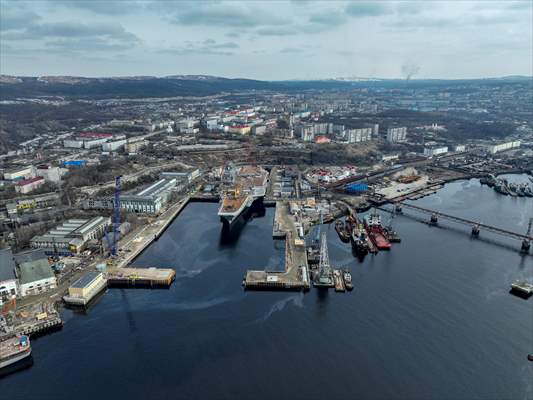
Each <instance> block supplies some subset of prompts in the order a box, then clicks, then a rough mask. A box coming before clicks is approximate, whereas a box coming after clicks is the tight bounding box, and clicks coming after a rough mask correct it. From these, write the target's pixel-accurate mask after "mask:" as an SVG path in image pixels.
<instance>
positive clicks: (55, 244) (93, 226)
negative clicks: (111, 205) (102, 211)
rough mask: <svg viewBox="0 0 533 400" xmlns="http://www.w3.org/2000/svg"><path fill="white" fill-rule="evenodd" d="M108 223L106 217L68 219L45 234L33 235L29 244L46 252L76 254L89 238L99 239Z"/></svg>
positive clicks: (83, 247) (81, 249) (82, 248)
mask: <svg viewBox="0 0 533 400" xmlns="http://www.w3.org/2000/svg"><path fill="white" fill-rule="evenodd" d="M110 223H111V221H110V219H109V218H107V217H95V218H92V219H89V220H88V219H69V220H67V221H66V222H64V223H63V224H61V225H59V226H57V227H56V228H55V229H52V230H51V231H49V232H48V233H46V234H45V235H37V236H34V237H33V238H32V239H31V240H30V246H31V247H32V248H40V249H44V250H45V251H46V252H47V253H48V254H51V253H56V252H57V253H59V254H63V255H70V254H77V253H80V252H81V251H83V250H84V249H85V247H86V244H87V242H88V241H89V240H95V239H96V240H98V239H100V238H101V237H102V236H103V235H104V231H105V230H106V229H107V227H108V226H109V225H110Z"/></svg>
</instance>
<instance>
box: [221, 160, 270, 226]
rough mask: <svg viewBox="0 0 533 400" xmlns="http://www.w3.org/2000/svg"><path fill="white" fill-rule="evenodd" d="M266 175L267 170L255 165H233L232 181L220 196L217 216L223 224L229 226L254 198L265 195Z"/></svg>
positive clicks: (249, 205) (247, 207)
mask: <svg viewBox="0 0 533 400" xmlns="http://www.w3.org/2000/svg"><path fill="white" fill-rule="evenodd" d="M268 175H269V174H268V171H266V170H264V169H263V168H261V167H257V166H249V165H247V166H242V167H235V169H234V171H233V173H232V182H231V184H230V185H229V186H228V187H227V188H226V189H224V190H223V192H222V194H221V197H220V207H219V209H218V216H219V217H220V220H221V221H222V223H223V224H224V225H226V226H228V227H230V228H231V227H232V226H233V224H234V223H235V221H237V220H238V219H239V216H241V215H242V214H243V213H244V212H246V210H248V209H249V208H250V207H251V206H252V204H253V203H254V202H255V201H256V200H259V199H261V200H262V199H263V198H264V197H265V194H266V189H267V185H268Z"/></svg>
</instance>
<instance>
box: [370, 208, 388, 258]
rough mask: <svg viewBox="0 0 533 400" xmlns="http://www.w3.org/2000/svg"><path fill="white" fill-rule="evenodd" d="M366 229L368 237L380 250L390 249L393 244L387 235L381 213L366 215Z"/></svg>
mask: <svg viewBox="0 0 533 400" xmlns="http://www.w3.org/2000/svg"><path fill="white" fill-rule="evenodd" d="M365 229H366V232H367V234H368V237H369V238H370V240H371V241H372V243H373V244H374V245H375V246H376V248H377V249H378V250H390V248H391V244H390V242H389V240H388V239H387V238H386V236H385V231H384V229H383V226H382V225H381V216H380V215H379V214H377V213H372V214H370V215H367V216H366V217H365Z"/></svg>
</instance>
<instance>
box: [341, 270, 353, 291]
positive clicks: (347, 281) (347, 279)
mask: <svg viewBox="0 0 533 400" xmlns="http://www.w3.org/2000/svg"><path fill="white" fill-rule="evenodd" d="M342 278H343V279H344V286H345V287H346V289H348V290H352V289H353V283H352V274H350V271H348V270H346V269H345V270H344V271H342Z"/></svg>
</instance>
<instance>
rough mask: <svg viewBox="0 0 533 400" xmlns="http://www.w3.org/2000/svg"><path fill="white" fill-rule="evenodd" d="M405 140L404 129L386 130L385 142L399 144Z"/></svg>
mask: <svg viewBox="0 0 533 400" xmlns="http://www.w3.org/2000/svg"><path fill="white" fill-rule="evenodd" d="M406 138H407V128H406V127H400V128H388V129H387V142H390V143H401V142H405V140H406Z"/></svg>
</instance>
